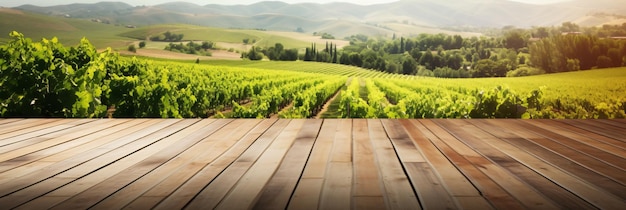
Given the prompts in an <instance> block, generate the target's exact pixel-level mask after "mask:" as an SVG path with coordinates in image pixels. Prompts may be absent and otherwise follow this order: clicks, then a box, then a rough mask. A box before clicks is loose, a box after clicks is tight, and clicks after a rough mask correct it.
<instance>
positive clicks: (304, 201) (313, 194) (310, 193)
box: [288, 178, 324, 210]
mask: <svg viewBox="0 0 626 210" xmlns="http://www.w3.org/2000/svg"><path fill="white" fill-rule="evenodd" d="M323 185H324V179H323V178H302V179H300V181H299V182H298V186H297V187H296V191H295V192H294V193H293V196H292V198H291V201H290V202H289V207H288V209H294V210H307V209H310V210H316V209H318V206H319V202H320V195H321V194H322V186H323Z"/></svg>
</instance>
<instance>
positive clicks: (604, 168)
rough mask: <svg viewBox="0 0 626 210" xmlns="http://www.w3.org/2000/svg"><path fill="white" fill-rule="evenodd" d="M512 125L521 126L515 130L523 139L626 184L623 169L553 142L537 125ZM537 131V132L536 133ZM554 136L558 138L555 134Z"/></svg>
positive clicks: (514, 124)
mask: <svg viewBox="0 0 626 210" xmlns="http://www.w3.org/2000/svg"><path fill="white" fill-rule="evenodd" d="M507 123H512V124H513V125H512V126H513V127H516V128H518V129H519V128H521V130H519V131H517V130H516V131H515V132H516V133H518V134H520V135H522V137H524V138H525V139H528V140H530V141H532V142H534V143H535V144H538V145H541V146H542V147H544V148H546V149H549V150H551V151H552V152H554V153H556V154H559V155H561V156H563V157H565V158H567V159H569V160H571V161H573V162H575V163H577V164H580V165H582V166H584V167H586V168H588V169H590V170H593V171H595V172H597V173H600V174H602V175H604V176H606V177H607V178H609V179H612V180H615V181H616V182H619V183H620V184H622V185H626V176H624V175H623V174H624V172H623V170H620V169H618V168H616V167H614V166H612V165H609V164H607V163H605V162H602V161H600V160H598V159H595V158H593V157H590V156H588V155H586V154H584V153H581V152H579V151H576V150H574V149H571V148H569V147H564V146H563V145H562V144H559V143H557V142H555V141H554V140H553V139H550V138H547V137H546V136H545V135H548V136H552V135H550V134H549V133H547V134H546V133H541V132H542V131H545V130H541V129H538V128H537V127H535V126H533V125H530V124H527V123H524V122H523V121H518V120H513V121H511V122H507ZM527 131H534V132H527ZM538 132H539V133H538ZM555 138H558V136H556V137H555Z"/></svg>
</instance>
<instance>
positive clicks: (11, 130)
mask: <svg viewBox="0 0 626 210" xmlns="http://www.w3.org/2000/svg"><path fill="white" fill-rule="evenodd" d="M59 120H61V119H25V120H22V121H19V122H17V123H11V124H8V125H6V126H3V127H2V129H0V145H4V144H2V139H6V138H11V137H14V136H17V135H21V134H25V133H29V132H32V131H36V130H39V129H41V128H42V127H41V126H43V127H44V128H45V127H48V126H47V124H50V123H54V122H55V121H59ZM24 129H28V130H24Z"/></svg>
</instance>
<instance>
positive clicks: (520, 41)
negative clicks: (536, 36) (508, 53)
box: [504, 30, 526, 50]
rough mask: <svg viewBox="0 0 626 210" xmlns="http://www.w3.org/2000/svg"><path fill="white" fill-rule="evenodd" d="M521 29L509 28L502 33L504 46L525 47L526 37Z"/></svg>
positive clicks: (516, 48)
mask: <svg viewBox="0 0 626 210" xmlns="http://www.w3.org/2000/svg"><path fill="white" fill-rule="evenodd" d="M522 33H523V32H522V31H521V30H511V31H509V32H507V33H506V34H505V35H504V40H505V41H504V42H505V43H504V46H505V47H506V48H509V49H515V50H519V49H520V48H523V47H526V39H525V38H524V35H523V34H522Z"/></svg>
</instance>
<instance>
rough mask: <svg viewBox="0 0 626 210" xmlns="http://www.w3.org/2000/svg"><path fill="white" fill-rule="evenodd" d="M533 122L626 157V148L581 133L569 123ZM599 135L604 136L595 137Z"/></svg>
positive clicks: (604, 150)
mask: <svg viewBox="0 0 626 210" xmlns="http://www.w3.org/2000/svg"><path fill="white" fill-rule="evenodd" d="M533 124H534V125H537V126H538V127H541V128H544V129H546V130H549V131H552V132H554V133H557V134H559V135H561V136H564V137H567V138H569V139H574V140H576V141H578V142H580V143H584V144H586V145H589V146H591V147H593V148H596V149H600V150H601V151H602V152H603V153H610V154H612V155H615V156H618V157H620V158H622V159H624V158H626V148H619V147H616V146H614V145H611V144H607V143H605V142H603V141H599V140H596V139H593V138H589V137H586V136H583V135H581V133H580V132H581V130H580V129H579V128H576V127H573V126H568V125H567V124H563V123H558V122H557V121H554V120H535V121H533ZM582 133H589V132H582ZM598 137H600V138H601V137H603V136H599V135H598V136H596V137H595V138H598ZM624 145H626V144H624ZM619 162H625V161H619Z"/></svg>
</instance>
